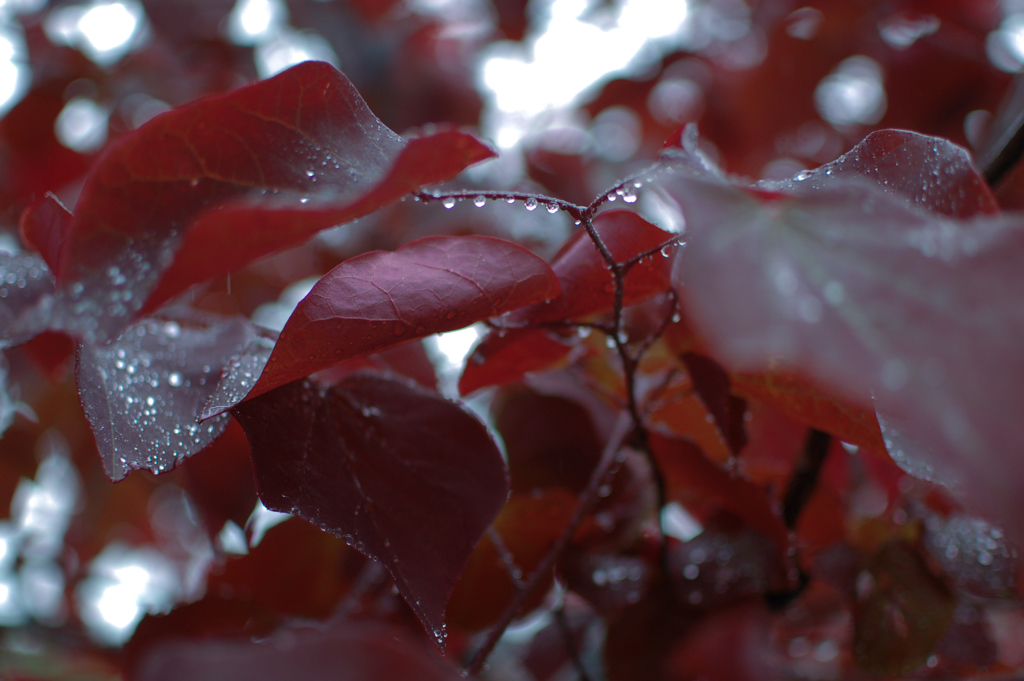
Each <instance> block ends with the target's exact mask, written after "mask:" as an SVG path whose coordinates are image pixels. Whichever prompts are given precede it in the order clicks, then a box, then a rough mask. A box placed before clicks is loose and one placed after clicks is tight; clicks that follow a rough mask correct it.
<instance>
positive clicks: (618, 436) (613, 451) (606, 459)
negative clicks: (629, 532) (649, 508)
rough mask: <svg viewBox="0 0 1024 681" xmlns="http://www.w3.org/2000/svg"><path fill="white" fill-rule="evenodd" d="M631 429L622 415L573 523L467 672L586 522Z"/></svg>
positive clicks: (475, 668) (471, 672) (476, 669)
mask: <svg viewBox="0 0 1024 681" xmlns="http://www.w3.org/2000/svg"><path fill="white" fill-rule="evenodd" d="M629 429H630V420H629V419H625V418H620V419H619V421H618V422H617V423H616V424H615V428H614V429H613V430H612V433H611V436H610V437H609V438H608V444H607V445H606V446H605V448H604V452H602V453H601V460H600V461H599V462H598V464H597V466H596V467H595V468H594V472H593V473H592V474H591V476H590V481H589V482H588V483H587V486H586V488H585V489H584V490H583V492H582V493H581V494H580V496H579V500H578V502H577V504H576V510H575V512H574V513H573V515H572V518H571V519H570V520H569V524H568V525H566V526H565V529H564V530H562V534H561V535H559V537H558V539H556V540H555V543H554V544H553V545H552V546H551V548H550V549H548V552H547V553H546V554H544V558H543V559H541V561H540V563H538V564H537V567H536V568H535V569H534V570H533V572H531V573H530V576H529V577H528V578H527V579H526V581H525V583H524V585H523V588H522V589H519V590H517V591H516V594H515V596H514V597H513V598H512V602H511V603H509V604H508V607H507V608H505V611H504V612H503V613H502V615H501V617H500V618H499V619H498V622H497V624H495V625H494V627H492V628H491V630H490V631H489V632H488V633H487V638H486V639H484V642H483V644H482V645H481V646H480V648H478V649H477V651H476V652H475V653H474V654H473V657H472V658H471V659H470V661H469V663H468V664H467V665H466V667H465V673H466V675H467V676H475V675H477V674H479V673H480V670H481V669H482V668H483V666H484V663H485V662H486V661H487V657H488V656H489V655H490V654H491V651H492V650H494V646H495V645H497V644H498V641H499V640H500V639H501V637H502V635H503V634H504V633H505V630H506V629H507V628H508V625H509V624H510V623H511V622H512V620H513V619H515V616H516V613H518V612H519V609H520V608H522V607H523V604H524V603H526V600H527V599H528V598H529V597H530V595H531V594H532V593H533V592H534V591H535V590H536V589H537V587H538V586H540V584H541V583H542V582H543V581H544V578H545V577H546V576H547V573H548V570H550V569H551V568H553V567H554V565H555V561H556V560H558V557H559V556H560V555H561V553H562V550H563V549H564V548H565V547H566V545H567V544H568V543H569V540H570V539H572V535H573V534H575V532H576V530H577V528H579V526H580V524H581V523H582V522H583V519H584V517H586V515H587V512H588V511H589V510H590V508H591V506H593V504H594V503H595V502H596V501H597V499H598V496H599V495H598V490H599V489H600V488H601V486H602V485H604V484H605V482H606V481H605V478H606V477H608V476H609V475H611V474H613V473H614V472H615V471H616V470H617V466H616V465H614V464H616V463H618V457H617V455H618V453H619V450H620V449H621V448H622V444H623V441H624V440H625V438H626V434H627V433H628V432H629Z"/></svg>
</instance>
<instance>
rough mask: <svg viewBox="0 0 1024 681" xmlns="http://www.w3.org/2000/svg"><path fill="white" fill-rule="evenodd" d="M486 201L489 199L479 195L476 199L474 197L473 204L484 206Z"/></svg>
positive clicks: (479, 206)
mask: <svg viewBox="0 0 1024 681" xmlns="http://www.w3.org/2000/svg"><path fill="white" fill-rule="evenodd" d="M485 203H487V199H485V198H484V197H482V196H478V197H476V198H475V199H473V205H474V206H476V207H477V208H483V207H484V204H485Z"/></svg>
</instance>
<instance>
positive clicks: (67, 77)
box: [0, 0, 1024, 678]
mask: <svg viewBox="0 0 1024 681" xmlns="http://www.w3.org/2000/svg"><path fill="white" fill-rule="evenodd" d="M310 59H315V60H322V61H327V62H330V63H331V64H333V65H334V66H336V67H338V68H339V69H341V70H342V71H344V72H345V74H346V75H347V76H348V77H349V78H350V79H351V80H352V81H353V82H354V84H355V85H356V87H357V89H358V90H359V91H360V92H361V93H362V95H363V97H364V98H365V99H366V100H367V102H368V104H369V106H370V108H371V109H372V110H373V112H374V113H375V114H376V115H377V116H378V117H379V118H380V119H381V120H382V121H383V122H384V123H385V124H386V125H387V126H388V127H390V128H391V129H393V130H395V131H396V132H398V133H399V134H404V135H410V134H417V132H420V131H428V130H430V129H431V128H432V126H457V127H464V128H467V129H470V130H473V131H475V132H476V133H477V134H478V135H480V136H482V137H484V138H486V139H487V140H489V141H490V142H491V143H492V144H493V145H494V146H495V147H496V148H497V149H498V150H499V152H500V157H499V158H498V159H497V160H494V161H490V162H488V163H485V164H482V165H481V166H479V167H476V168H473V169H471V170H470V171H469V172H467V174H466V175H465V176H464V177H463V178H462V179H461V180H460V183H459V184H460V185H461V186H476V187H489V188H496V189H512V188H516V189H522V190H529V191H539V192H543V193H546V194H549V195H552V196H556V197H560V198H564V199H567V200H570V201H575V202H577V203H582V204H587V203H589V202H590V201H591V200H592V199H593V198H594V197H595V196H596V195H598V194H599V193H601V192H602V191H604V190H606V189H607V187H609V186H611V185H612V184H614V183H615V182H616V181H617V180H619V179H621V178H623V177H626V176H628V175H629V174H630V173H633V172H636V171H638V170H640V169H642V168H644V167H645V166H647V165H650V164H651V163H653V162H654V161H656V159H657V157H658V154H659V151H660V149H662V148H663V147H664V146H665V145H666V144H672V143H674V142H675V141H677V140H678V137H679V135H680V131H681V129H682V127H683V126H685V125H686V124H688V123H693V122H695V123H697V124H698V126H699V130H700V134H701V137H700V144H701V147H702V149H703V151H704V152H705V153H707V154H708V155H709V156H710V157H711V158H713V159H715V160H717V162H718V163H719V164H721V166H722V167H723V168H725V169H726V170H727V171H729V172H732V173H737V174H741V175H744V176H748V177H750V178H751V179H754V180H756V179H782V178H786V177H790V176H792V175H794V174H796V173H797V172H799V171H800V170H802V169H806V168H813V167H816V166H818V165H820V164H822V163H824V162H827V161H831V160H833V159H834V158H836V157H837V156H838V155H840V154H841V153H843V152H844V151H846V150H847V149H849V148H850V147H852V146H853V145H854V144H855V143H856V142H858V141H859V140H860V139H862V138H863V136H864V135H865V134H866V133H867V132H869V131H871V130H874V129H878V128H904V129H910V130H915V131H918V132H922V133H927V134H930V135H939V136H942V137H946V138H949V139H951V140H953V141H954V142H956V143H958V144H960V145H963V146H965V147H966V148H968V149H970V150H973V151H975V152H980V151H982V150H984V148H985V147H986V145H988V144H990V140H991V139H993V138H994V137H996V136H998V135H999V133H1000V132H1002V129H1001V126H1003V125H1005V123H1003V121H1004V120H1006V119H1007V117H1008V116H1010V115H1011V114H1012V113H1014V106H1015V105H1014V104H1012V102H1013V101H1014V100H1013V91H1014V83H1015V75H1016V74H1018V73H1020V72H1021V71H1024V2H1022V1H1021V0H1002V1H998V0H820V1H817V2H808V3H804V2H796V1H791V0H529V1H527V0H391V1H388V0H348V1H344V0H333V1H331V0H328V1H315V0H288V1H287V2H286V1H285V0H237V1H235V0H141V1H136V0H120V1H118V2H103V1H100V2H92V3H84V4H83V3H76V2H47V0H0V249H5V250H8V251H17V250H18V249H19V248H20V245H19V240H18V236H17V225H18V218H19V215H20V214H21V211H22V210H23V209H24V208H25V207H26V206H27V205H28V204H29V203H31V202H33V201H34V200H36V199H39V198H41V197H42V196H43V194H44V192H47V191H53V192H54V193H56V194H57V196H58V197H59V198H60V199H61V200H62V201H63V202H64V203H65V204H66V205H67V206H68V207H69V208H71V209H72V210H73V208H74V205H75V202H76V199H77V196H78V193H79V192H80V190H81V187H82V183H83V180H84V178H85V176H86V174H87V173H88V172H89V169H90V167H91V165H92V164H93V163H94V161H95V160H96V158H97V157H98V156H99V155H100V154H101V153H102V151H103V149H104V148H105V147H106V146H107V145H108V144H110V143H111V142H112V141H114V140H116V139H118V137H120V136H122V135H125V134H127V133H129V132H130V131H132V130H134V129H135V128H138V127H139V126H141V125H143V124H144V123H145V122H146V121H148V120H150V119H151V118H153V117H154V116H156V115H159V114H160V113H162V112H164V111H167V110H168V109H170V108H173V107H175V106H178V105H181V104H184V103H186V102H189V101H192V100H195V99H197V98H199V97H202V96H204V95H209V94H213V93H218V92H224V91H226V90H230V89H233V88H236V87H239V86H241V85H244V84H246V83H250V82H253V81H255V80H258V79H263V78H268V77H270V76H272V75H274V74H276V73H278V72H280V71H282V70H284V69H286V68H288V67H289V66H291V65H293V64H296V63H298V62H301V61H304V60H310ZM1013 187H1014V182H1013V178H1012V177H1011V179H1010V180H1009V181H1007V183H1006V186H1005V187H1004V188H1002V189H1001V193H1000V198H1001V199H1002V200H1003V202H1004V205H1006V206H1008V207H1015V206H1017V205H1020V204H1021V202H1020V200H1019V199H1017V198H1015V196H1016V195H1015V193H1014V189H1013ZM641 201H656V197H652V198H651V199H648V198H646V197H641ZM641 207H642V208H643V210H644V212H645V214H647V215H651V216H655V218H656V216H657V215H658V214H659V209H658V206H657V205H656V203H648V204H646V205H643V206H641ZM533 218H536V216H533ZM533 218H530V217H528V214H527V213H526V212H525V211H523V210H520V209H514V210H513V208H511V207H505V206H500V205H496V206H493V207H489V208H488V209H487V210H486V211H475V212H474V209H473V208H471V207H469V206H458V207H456V209H455V210H454V211H451V212H449V213H444V212H441V211H437V210H430V209H429V208H428V207H423V206H413V205H411V204H409V205H406V204H401V205H397V206H395V207H393V208H391V209H388V210H386V211H382V212H381V213H379V214H377V215H374V216H370V217H369V218H367V219H365V220H362V221H360V222H359V223H357V224H356V225H355V226H353V227H352V228H350V229H346V230H344V231H333V232H327V233H325V234H324V235H322V236H321V237H318V238H317V239H316V240H315V241H314V243H312V244H310V245H308V246H306V247H303V248H301V249H296V250H295V251H290V252H288V253H285V254H281V255H279V256H275V257H274V258H271V259H269V260H266V261H264V262H261V263H257V264H256V265H254V266H251V267H250V268H247V269H246V270H245V271H243V272H241V273H239V274H238V275H235V276H234V279H233V281H232V280H228V281H222V282H214V283H212V284H210V285H208V286H206V287H204V288H202V289H201V290H199V291H197V292H196V293H195V294H194V300H195V301H196V306H197V307H200V308H203V309H208V310H211V311H216V312H222V313H241V314H245V315H248V316H250V317H252V318H253V319H254V320H255V321H257V322H259V323H261V324H264V325H266V326H269V327H277V328H280V326H281V325H283V322H284V319H286V318H287V315H288V313H289V312H290V310H291V308H292V307H293V306H294V305H295V303H296V302H297V301H298V299H299V298H301V297H302V296H303V295H304V294H305V292H306V291H308V289H309V287H310V286H311V285H312V282H313V281H315V277H317V276H320V275H321V274H323V273H324V272H325V271H327V269H329V268H330V267H331V266H333V265H334V264H336V263H337V262H339V261H340V260H341V259H344V258H346V257H350V256H351V255H353V254H356V253H359V252H362V251H365V250H367V249H370V248H394V247H395V246H397V245H399V244H400V243H403V242H405V241H409V240H411V239H413V238H417V237H418V236H422V235H424V234H427V233H442V232H448V233H470V232H472V233H485V234H494V235H498V236H502V237H504V238H509V239H513V240H516V241H519V242H521V243H525V244H527V245H530V246H531V247H533V248H535V249H537V250H538V251H539V252H541V253H544V254H545V255H549V254H550V253H552V252H553V250H554V249H555V248H556V247H557V246H558V245H559V244H560V243H561V242H562V241H563V240H564V238H565V237H566V235H567V234H568V232H569V230H570V229H571V226H570V225H568V224H566V223H565V221H564V220H562V218H561V216H553V217H551V219H550V221H548V222H544V221H538V220H537V219H533ZM384 223H387V224H388V226H389V228H388V229H387V230H379V229H375V226H378V225H380V224H384ZM9 283H14V282H9ZM475 335H476V332H475V331H471V332H469V333H468V334H465V333H464V334H461V335H455V336H451V337H449V338H447V339H441V340H438V339H432V340H430V341H429V342H427V349H428V351H429V352H430V353H431V355H430V356H431V357H432V358H433V359H434V361H435V365H436V369H437V371H438V372H439V375H440V377H441V379H442V383H443V382H444V381H445V380H448V381H449V382H450V380H451V374H452V372H453V371H457V365H458V363H459V362H461V361H462V358H463V357H464V356H465V353H466V352H467V351H468V347H469V344H470V343H471V342H472V341H473V339H474V338H475ZM73 355H74V349H73V345H72V342H71V341H70V339H68V338H66V337H63V336H60V335H58V334H52V333H48V334H44V335H43V336H40V337H39V338H37V339H35V340H33V341H32V342H31V343H29V344H26V345H24V346H19V347H17V348H12V349H8V350H6V351H5V359H4V363H3V365H2V367H0V382H2V384H3V385H4V386H5V387H6V390H5V391H0V428H3V429H4V430H5V432H4V433H3V437H2V439H0V515H6V518H5V519H4V520H2V521H0V627H3V629H2V630H0V676H3V675H4V673H5V669H7V670H10V669H14V668H17V669H20V670H22V672H21V673H27V672H24V670H25V669H31V670H32V672H31V673H32V674H33V676H30V677H26V678H70V677H71V676H74V677H75V678H114V677H115V676H116V671H115V670H116V664H115V663H114V662H113V661H112V660H114V659H115V657H116V655H117V654H118V653H115V652H111V651H116V650H117V649H118V648H119V647H120V646H122V645H123V644H125V643H126V642H127V641H129V639H131V637H132V636H133V634H134V633H135V632H136V630H137V628H138V627H139V625H140V622H142V621H143V618H144V617H145V616H146V615H147V614H156V613H166V612H169V611H170V610H171V609H172V608H174V607H175V606H176V605H179V604H188V603H192V604H200V605H201V604H203V603H206V604H209V603H210V602H211V599H214V600H216V599H222V600H225V601H232V602H234V603H236V604H237V603H245V604H246V605H236V606H233V607H235V609H222V610H217V612H220V613H222V615H223V617H222V619H224V622H223V623H222V625H223V627H224V628H225V630H227V629H231V628H232V627H238V628H244V627H249V629H248V630H251V631H253V632H259V631H268V630H269V629H270V628H272V626H273V622H274V621H276V620H275V619H274V618H275V617H284V616H288V617H299V618H303V617H304V618H318V617H324V616H326V615H327V614H329V613H331V612H334V611H335V610H336V608H337V607H338V604H339V603H341V602H342V600H343V597H344V596H345V594H346V593H348V590H349V586H350V585H351V582H352V580H354V579H355V575H357V574H364V573H363V572H361V568H362V564H363V563H362V561H363V559H362V558H361V557H360V556H358V555H357V554H355V553H354V552H352V551H350V550H348V549H347V548H346V547H345V546H344V545H343V544H342V543H341V542H340V541H338V540H336V539H334V538H332V537H329V536H327V535H324V534H323V533H320V532H319V531H317V530H314V529H312V528H311V527H308V526H306V525H304V524H301V523H300V522H298V521H289V522H283V521H284V520H286V519H287V516H283V515H281V514H274V513H271V512H270V511H267V510H266V509H263V508H262V507H261V506H260V505H259V504H258V503H257V501H256V497H255V492H254V490H253V484H252V479H251V473H250V472H249V468H248V461H247V445H246V443H245V440H244V436H243V435H242V434H241V432H240V430H239V429H238V428H237V426H232V427H231V428H229V430H228V432H227V433H226V434H225V435H224V436H223V437H222V439H221V440H219V441H218V442H217V443H216V444H215V445H214V446H213V447H212V448H211V451H207V452H204V453H203V454H202V455H200V456H197V457H196V458H195V459H194V460H192V461H190V462H189V463H188V464H187V465H185V466H184V467H183V468H181V469H179V470H177V471H174V472H172V473H171V474H168V475H165V476H161V477H159V478H156V477H153V476H150V475H149V474H146V473H135V474H133V475H131V476H130V477H129V479H128V480H126V481H125V482H122V483H119V484H118V485H112V484H111V483H109V481H108V480H107V479H106V478H105V476H104V474H103V472H102V469H101V467H100V462H99V456H98V455H97V453H96V451H95V446H94V444H93V441H92V435H91V433H90V431H89V428H88V425H87V423H86V422H85V420H84V417H83V416H82V412H81V408H80V407H79V405H78V402H77V394H76V391H75V387H74V376H73V365H74V356H73ZM6 509H9V511H6ZM254 509H255V510H254ZM678 522H679V523H681V524H682V525H683V526H684V529H683V530H681V532H683V534H684V535H685V524H686V522H687V520H686V517H682V518H681V519H679V520H678ZM282 528H290V529H288V530H287V531H285V530H284V529H282ZM951 531H952V530H951ZM987 531H988V530H984V531H983V532H982V534H984V532H987ZM971 532H973V533H974V534H972V535H971V536H980V535H978V534H977V532H978V531H977V528H974V529H972V530H971ZM1001 550H1002V549H1001ZM282 555H288V556H289V557H290V558H289V561H288V564H287V566H283V565H282V562H281V561H280V557H281V556H282ZM1001 556H1002V554H997V555H995V557H994V558H993V557H992V556H990V560H996V559H1002V558H1001ZM1008 556H1009V554H1008V553H1007V554H1006V556H1005V557H1007V560H1008V559H1009V558H1008ZM990 564H991V563H990ZM1004 586H1005V585H1004ZM393 600H394V603H393V604H392V606H391V607H393V608H394V609H399V608H401V607H402V606H401V604H400V603H399V602H398V601H397V598H393ZM197 607H198V606H197ZM210 607H212V606H210ZM378 607H384V606H382V605H380V604H379V603H378ZM211 612H213V610H211ZM196 617H197V618H198V619H197V620H196V621H204V622H205V621H207V620H206V619H204V617H205V616H200V615H197V616H196ZM180 626H183V627H184V626H186V625H184V624H181V625H180ZM188 626H192V625H188ZM196 626H198V625H196ZM204 626H206V625H204ZM209 626H215V625H209ZM216 626H221V625H216ZM143 629H144V627H143ZM142 631H143V630H141V629H140V632H142ZM150 635H152V636H154V637H158V636H162V635H164V633H151V634H150ZM141 636H142V633H140V636H138V637H136V639H137V640H138V639H140V637H141ZM138 645H142V644H138ZM830 650H831V649H829V650H824V649H823V652H821V655H822V656H825V657H828V653H829V651H830ZM105 651H106V652H105ZM819 652H820V651H819ZM126 654H130V651H129V653H126ZM834 657H835V653H834V652H833V653H832V657H829V658H828V660H831V659H832V658H834ZM826 661H827V660H826Z"/></svg>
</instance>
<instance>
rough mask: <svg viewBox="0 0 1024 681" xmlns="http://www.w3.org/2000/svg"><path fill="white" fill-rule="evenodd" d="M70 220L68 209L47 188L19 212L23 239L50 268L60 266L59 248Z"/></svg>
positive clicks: (68, 228) (56, 268)
mask: <svg viewBox="0 0 1024 681" xmlns="http://www.w3.org/2000/svg"><path fill="white" fill-rule="evenodd" d="M72 220H73V216H72V215H71V211H69V210H68V209H67V208H65V207H64V204H63V203H61V202H60V199H58V198H57V197H56V196H54V195H53V194H51V193H50V192H47V193H46V196H44V197H43V198H41V199H39V200H38V201H36V202H35V203H33V204H32V205H31V206H29V207H28V208H26V209H25V210H24V211H23V212H22V214H21V222H20V230H21V238H22V240H23V241H24V242H25V243H26V244H28V245H29V246H31V247H32V248H33V249H35V251H36V252H38V253H39V254H40V255H41V256H43V260H45V261H46V264H47V266H48V267H49V268H50V270H51V271H53V272H57V271H59V270H60V251H61V248H62V246H63V245H64V240H65V239H66V238H67V234H68V231H69V230H70V229H71V222H72Z"/></svg>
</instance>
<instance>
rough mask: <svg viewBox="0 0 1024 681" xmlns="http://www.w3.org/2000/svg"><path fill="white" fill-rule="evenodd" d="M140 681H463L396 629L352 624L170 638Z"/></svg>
mask: <svg viewBox="0 0 1024 681" xmlns="http://www.w3.org/2000/svg"><path fill="white" fill-rule="evenodd" d="M132 678H134V679H139V681H177V680H178V679H193V680H194V681H214V680H216V681H243V680H244V681H250V680H251V679H262V680H264V681H286V680H289V679H296V678H301V679H308V680H309V681H328V679H339V678H344V679H346V680H347V681H381V680H382V679H417V680H419V681H458V679H461V678H462V677H461V676H460V675H459V673H458V672H457V671H456V670H455V669H453V668H451V667H449V666H448V665H447V664H445V663H444V662H443V661H442V660H440V659H439V658H437V657H436V656H434V655H432V654H431V653H430V651H429V650H427V649H426V648H423V647H422V646H421V645H419V644H417V643H416V642H415V641H412V640H409V639H408V637H407V636H405V635H404V634H403V633H402V631H401V630H400V629H398V628H396V627H394V626H393V625H386V624H382V623H374V622H350V623H345V624H344V625H342V626H340V627H337V628H335V629H333V630H331V631H326V632H322V631H317V630H314V629H306V630H296V631H287V630H286V631H280V632H278V633H277V634H275V635H274V636H272V637H271V638H270V639H269V640H264V641H260V642H254V641H247V640H237V639H211V640H207V641H189V640H180V639H178V640H175V639H170V640H167V641H164V642H163V643H162V644H160V645H156V646H154V647H153V648H152V649H151V650H150V651H149V652H148V653H147V654H146V655H145V656H143V657H142V659H140V660H139V662H138V664H137V667H136V669H135V670H134V674H133V675H132Z"/></svg>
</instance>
